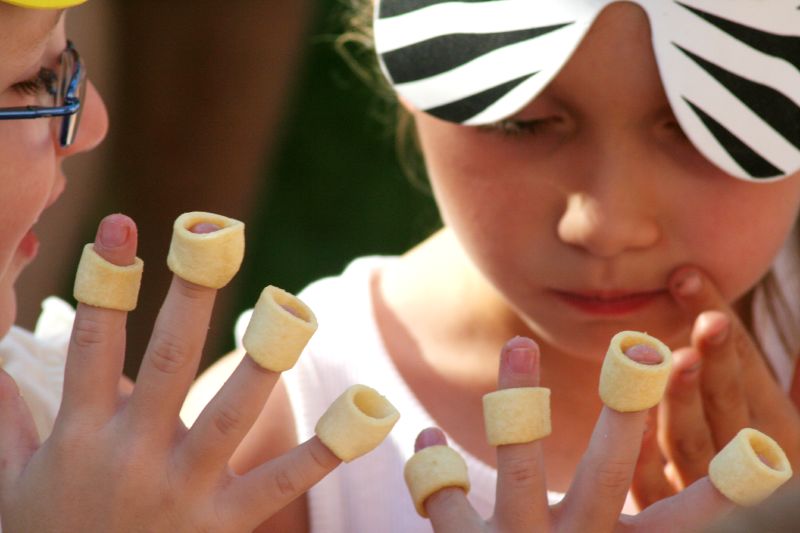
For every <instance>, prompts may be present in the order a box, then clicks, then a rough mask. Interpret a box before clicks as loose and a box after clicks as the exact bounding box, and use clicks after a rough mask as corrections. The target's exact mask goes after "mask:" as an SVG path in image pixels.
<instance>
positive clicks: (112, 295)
mask: <svg viewBox="0 0 800 533" xmlns="http://www.w3.org/2000/svg"><path fill="white" fill-rule="evenodd" d="M143 269H144V263H143V262H142V260H141V259H139V258H138V257H137V258H136V259H135V261H134V263H133V264H132V265H129V266H119V265H115V264H113V263H110V262H108V261H106V260H105V259H103V258H102V257H100V255H99V254H98V253H97V252H96V251H95V250H94V244H92V243H89V244H87V245H86V246H84V247H83V253H82V254H81V260H80V263H78V272H77V273H76V274H75V285H74V287H73V289H72V295H73V296H74V297H75V299H76V300H77V301H79V302H81V303H84V304H86V305H91V306H93V307H102V308H104V309H117V310H118V311H133V310H134V309H136V301H137V300H138V298H139V286H140V285H141V284H142V270H143Z"/></svg>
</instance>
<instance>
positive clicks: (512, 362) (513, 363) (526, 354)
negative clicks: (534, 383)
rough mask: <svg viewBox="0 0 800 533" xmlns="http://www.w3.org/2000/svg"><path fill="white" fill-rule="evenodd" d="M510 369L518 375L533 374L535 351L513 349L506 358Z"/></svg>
mask: <svg viewBox="0 0 800 533" xmlns="http://www.w3.org/2000/svg"><path fill="white" fill-rule="evenodd" d="M506 361H507V363H508V368H509V369H510V370H511V371H512V372H515V373H517V374H530V373H531V372H533V350H532V349H531V348H513V349H511V350H509V351H508V354H507V356H506Z"/></svg>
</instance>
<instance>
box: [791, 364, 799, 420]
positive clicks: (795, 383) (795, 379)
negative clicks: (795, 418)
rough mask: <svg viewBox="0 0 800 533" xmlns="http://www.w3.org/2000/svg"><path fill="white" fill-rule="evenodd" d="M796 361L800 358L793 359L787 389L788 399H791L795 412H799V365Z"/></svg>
mask: <svg viewBox="0 0 800 533" xmlns="http://www.w3.org/2000/svg"><path fill="white" fill-rule="evenodd" d="M798 361H800V357H798V358H796V359H795V364H794V373H793V374H792V385H791V388H790V389H789V397H790V398H791V399H792V403H793V404H794V408H795V410H796V411H800V363H799V362H798Z"/></svg>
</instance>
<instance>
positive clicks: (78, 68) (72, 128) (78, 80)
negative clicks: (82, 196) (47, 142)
mask: <svg viewBox="0 0 800 533" xmlns="http://www.w3.org/2000/svg"><path fill="white" fill-rule="evenodd" d="M65 54H71V55H72V61H73V66H72V75H71V76H70V79H69V83H68V84H67V87H66V91H65V93H64V105H61V106H57V107H47V106H25V107H6V108H0V120H22V119H30V118H49V117H63V120H62V121H61V127H60V131H59V142H60V143H61V146H62V147H63V148H66V147H68V146H70V145H71V144H72V143H73V141H74V140H75V136H76V134H77V133H78V124H79V123H80V115H81V113H80V112H81V94H80V93H81V89H82V88H83V81H84V79H85V76H86V70H85V68H84V66H83V61H82V60H81V56H80V55H79V54H78V51H77V50H76V49H75V45H74V44H72V41H67V47H66V48H65V49H64V51H63V52H62V61H63V56H64V55H65ZM59 90H61V88H60V87H59Z"/></svg>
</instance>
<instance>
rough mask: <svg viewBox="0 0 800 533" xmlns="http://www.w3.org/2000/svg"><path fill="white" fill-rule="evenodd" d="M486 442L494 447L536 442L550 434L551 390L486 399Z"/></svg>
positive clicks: (513, 391) (522, 391)
mask: <svg viewBox="0 0 800 533" xmlns="http://www.w3.org/2000/svg"><path fill="white" fill-rule="evenodd" d="M483 420H484V423H485V425H486V439H487V440H488V442H489V444H490V445H492V446H501V445H504V444H522V443H525V442H533V441H535V440H539V439H541V438H543V437H546V436H548V435H549V434H550V432H551V431H552V430H551V427H550V389H547V388H545V387H520V388H516V389H502V390H498V391H495V392H490V393H489V394H487V395H485V396H484V397H483Z"/></svg>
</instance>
